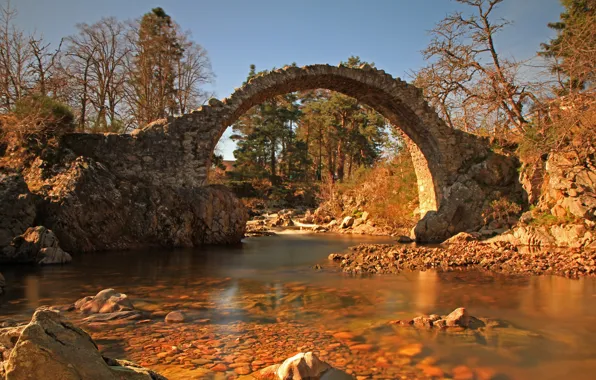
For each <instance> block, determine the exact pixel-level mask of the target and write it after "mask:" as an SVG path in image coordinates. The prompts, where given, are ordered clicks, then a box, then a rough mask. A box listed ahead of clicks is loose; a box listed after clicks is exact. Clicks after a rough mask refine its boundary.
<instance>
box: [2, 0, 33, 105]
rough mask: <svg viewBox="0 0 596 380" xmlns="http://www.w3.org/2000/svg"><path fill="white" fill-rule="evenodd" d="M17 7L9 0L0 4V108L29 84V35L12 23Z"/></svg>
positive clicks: (15, 97) (19, 97) (10, 103)
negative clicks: (13, 6)
mask: <svg viewBox="0 0 596 380" xmlns="http://www.w3.org/2000/svg"><path fill="white" fill-rule="evenodd" d="M16 16H17V11H16V10H15V9H14V8H11V5H10V2H8V3H7V4H6V5H3V6H2V7H1V8H0V22H1V28H0V80H1V82H2V84H1V87H2V91H1V94H0V97H1V99H2V100H1V103H2V108H3V110H4V111H7V110H9V109H10V107H11V106H12V105H13V104H14V103H15V102H16V101H18V100H19V99H21V98H22V97H24V96H25V95H26V94H27V92H28V90H29V88H30V86H31V76H30V68H31V63H32V59H33V58H34V55H33V51H32V49H31V45H30V44H29V38H28V37H27V36H26V35H25V33H24V32H23V31H22V30H20V29H18V28H17V27H16V26H14V25H13V23H14V20H15V18H16Z"/></svg>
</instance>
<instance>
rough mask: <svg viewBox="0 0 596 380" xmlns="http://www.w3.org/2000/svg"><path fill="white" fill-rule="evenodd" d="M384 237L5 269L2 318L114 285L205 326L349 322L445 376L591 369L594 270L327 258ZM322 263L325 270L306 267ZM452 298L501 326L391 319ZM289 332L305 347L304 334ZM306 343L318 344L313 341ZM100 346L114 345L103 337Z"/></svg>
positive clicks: (346, 326)
mask: <svg viewBox="0 0 596 380" xmlns="http://www.w3.org/2000/svg"><path fill="white" fill-rule="evenodd" d="M390 241H391V240H390V239H388V238H371V237H368V238H366V237H357V236H354V237H353V236H346V235H341V236H337V235H331V234H316V235H315V234H288V235H279V236H275V237H263V238H249V239H246V240H245V241H244V243H243V244H241V245H239V246H237V247H225V248H222V247H213V248H206V249H201V250H171V251H165V250H153V251H142V252H110V253H100V254H90V255H84V256H80V257H76V258H75V261H74V263H73V264H72V265H68V266H63V267H43V268H35V267H4V268H1V269H0V271H1V272H2V273H3V274H4V276H5V277H6V280H7V284H8V288H7V289H6V290H7V294H6V295H4V296H0V321H2V320H5V319H16V320H26V319H28V318H29V317H30V316H31V313H32V312H33V310H34V309H35V308H36V307H38V306H40V305H57V304H66V303H72V302H73V301H75V300H77V299H78V298H81V297H83V296H85V295H92V294H95V293H96V292H97V291H99V290H101V289H104V288H108V287H111V288H115V289H116V290H118V291H121V292H125V293H127V294H128V295H129V296H130V297H131V298H132V299H133V300H135V299H137V300H142V302H144V303H146V304H147V303H149V304H150V303H154V304H159V305H162V306H164V308H166V309H167V308H177V309H178V308H183V309H186V310H190V311H191V312H192V311H194V312H195V313H197V315H198V316H200V317H204V318H208V319H209V322H208V323H210V324H211V325H217V326H224V327H225V326H226V325H234V326H236V324H237V323H239V322H246V323H254V324H260V323H263V324H267V325H268V326H271V324H272V323H273V326H275V321H278V323H281V322H279V321H286V322H287V321H290V322H298V323H300V324H301V325H303V326H306V327H307V328H311V327H312V329H313V330H317V331H326V332H329V333H330V334H331V333H333V332H339V331H349V332H352V333H354V334H355V335H357V336H358V339H359V340H360V343H366V344H370V345H372V347H374V348H373V353H375V352H376V354H378V355H381V353H387V355H385V356H388V355H389V354H390V353H392V352H397V351H399V350H400V348H402V347H404V346H407V345H411V344H413V343H422V345H423V351H422V353H421V354H420V355H419V356H418V357H417V359H414V360H412V361H410V362H408V365H411V366H418V367H420V368H422V367H423V366H424V365H427V364H428V363H432V365H433V366H435V367H438V368H441V369H443V370H444V371H445V373H446V374H447V375H455V374H456V373H457V371H456V372H455V373H454V372H453V368H454V367H458V366H466V367H468V368H471V369H472V370H476V369H478V371H477V372H476V376H477V378H481V377H489V376H493V378H503V379H506V378H511V379H525V378H531V377H535V378H541V379H560V378H573V379H591V378H594V374H595V373H596V302H595V301H596V279H594V278H582V279H579V280H570V279H565V278H561V277H551V276H542V277H526V276H505V275H497V274H489V273H484V272H472V271H456V272H446V273H445V272H443V273H437V272H434V271H426V272H407V273H403V274H401V275H397V276H376V277H365V278H360V277H349V276H345V275H343V274H341V273H338V272H335V271H333V268H329V267H328V263H327V260H326V257H327V255H328V254H329V253H332V252H339V251H342V250H345V249H346V248H347V247H348V246H350V245H355V244H358V243H371V242H378V243H387V242H390ZM317 263H320V264H322V265H323V266H324V268H325V269H324V270H323V271H315V270H313V269H311V268H310V267H311V266H312V265H314V264H317ZM140 304H141V301H139V305H140ZM459 306H464V307H466V308H467V309H468V310H469V312H470V313H471V314H472V315H474V316H477V317H486V318H490V319H496V320H499V321H501V322H502V324H503V325H504V326H506V327H503V328H498V329H493V330H490V331H482V332H474V333H471V332H466V333H444V332H436V331H420V330H416V329H413V328H396V327H392V326H388V325H387V324H386V322H387V321H390V320H394V319H400V318H412V317H414V316H416V315H419V314H423V313H426V314H431V313H436V314H446V313H448V312H449V311H451V310H453V309H454V308H456V307H459ZM224 327H221V328H222V329H224ZM257 339H258V337H257ZM291 340H292V341H294V340H297V341H298V342H297V347H299V346H300V342H299V341H300V337H293V338H292V339H291ZM311 343H313V344H314V346H315V347H316V344H317V342H311ZM305 346H307V344H306V343H305ZM102 348H104V349H105V350H107V351H110V349H113V350H114V351H115V348H113V347H110V344H109V343H108V344H103V345H102ZM115 353H116V352H115ZM373 353H370V355H373ZM272 355H276V353H272ZM358 355H369V354H361V353H358V352H354V356H355V357H356V359H355V362H357V360H360V359H364V358H367V360H369V359H368V357H366V356H361V357H359V356H358ZM378 355H377V357H378ZM358 358H360V359H358ZM371 358H372V356H371ZM377 359H378V358H377ZM377 364H378V363H377ZM354 365H356V366H357V364H354ZM370 365H371V366H372V364H370ZM388 365H389V366H398V365H403V363H402V364H398V363H397V362H396V361H389V364H388ZM375 368H376V367H375ZM375 370H376V369H375ZM379 371H380V370H379ZM354 373H355V374H359V373H358V370H355V372H354ZM374 373H376V372H373V374H374ZM383 373H384V372H383ZM487 373H488V374H489V375H486V374H487ZM371 376H372V375H371ZM383 376H388V375H387V374H386V373H385V375H383V374H382V373H381V372H379V375H378V376H377V377H380V378H383Z"/></svg>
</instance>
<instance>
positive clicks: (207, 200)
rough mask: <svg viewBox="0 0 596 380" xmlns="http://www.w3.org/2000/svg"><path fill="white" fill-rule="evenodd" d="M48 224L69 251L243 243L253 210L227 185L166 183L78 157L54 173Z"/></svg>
mask: <svg viewBox="0 0 596 380" xmlns="http://www.w3.org/2000/svg"><path fill="white" fill-rule="evenodd" d="M51 185H52V190H51V191H49V192H48V193H47V194H46V195H45V199H46V200H47V201H48V202H46V203H45V209H44V213H43V214H44V215H45V217H44V218H43V224H44V225H45V226H47V227H49V228H51V229H52V231H54V233H55V234H56V236H58V238H59V239H60V245H61V247H62V248H63V249H65V250H67V251H69V252H85V251H97V250H111V249H137V248H143V247H152V246H168V247H194V246H200V245H203V244H231V243H237V242H239V241H240V240H241V239H242V237H243V235H244V231H245V228H246V221H247V220H248V213H247V211H246V208H245V207H244V206H243V205H242V203H241V202H240V201H239V200H238V199H237V198H236V197H235V196H234V194H233V193H232V192H231V191H230V190H229V189H227V188H226V187H224V186H221V185H213V186H204V187H161V186H157V185H155V184H153V183H150V182H141V181H133V180H127V179H124V178H119V177H116V176H115V175H114V174H113V173H112V172H111V171H110V170H109V169H108V168H107V167H106V166H104V165H103V164H101V163H100V162H97V161H94V160H93V159H90V158H82V157H78V158H76V159H75V160H74V161H73V162H72V163H71V165H70V167H68V168H67V169H66V170H64V171H63V172H61V174H60V175H58V176H56V177H54V179H53V182H52V184H51Z"/></svg>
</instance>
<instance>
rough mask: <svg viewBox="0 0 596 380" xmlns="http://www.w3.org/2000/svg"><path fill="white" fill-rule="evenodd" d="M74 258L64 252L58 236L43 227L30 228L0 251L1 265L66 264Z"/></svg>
mask: <svg viewBox="0 0 596 380" xmlns="http://www.w3.org/2000/svg"><path fill="white" fill-rule="evenodd" d="M71 260H72V257H71V256H70V255H69V254H68V253H66V252H64V251H63V250H62V249H61V248H60V246H59V244H58V239H57V238H56V235H54V233H53V232H52V231H50V230H48V229H47V228H45V227H43V226H37V227H30V228H28V229H27V230H26V231H25V233H23V234H22V235H20V236H17V237H16V238H14V239H13V240H12V242H11V243H10V245H9V246H6V247H4V248H3V249H2V250H1V251H0V263H26V264H40V265H47V264H65V263H69V262H70V261H71Z"/></svg>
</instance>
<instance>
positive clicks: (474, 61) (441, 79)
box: [416, 0, 537, 132]
mask: <svg viewBox="0 0 596 380" xmlns="http://www.w3.org/2000/svg"><path fill="white" fill-rule="evenodd" d="M456 1H457V2H459V3H461V4H464V5H467V6H469V7H470V8H471V9H472V14H470V15H464V14H463V13H461V12H457V13H454V14H451V15H448V16H447V17H446V18H445V19H443V20H442V21H441V22H439V23H438V24H437V26H436V27H435V28H434V29H433V30H432V31H431V33H432V36H433V38H432V41H431V43H430V45H429V46H428V47H427V48H426V49H425V50H424V52H423V54H424V57H425V58H426V59H428V60H431V61H432V63H431V64H430V65H429V66H427V67H425V68H423V69H422V70H420V71H419V72H418V73H417V79H416V82H417V83H418V84H419V85H421V86H422V87H423V88H425V90H426V91H425V93H426V95H427V96H428V97H429V98H430V100H431V103H433V104H434V105H435V106H436V107H437V108H438V109H439V111H440V112H441V113H442V114H443V116H444V117H445V118H446V119H447V122H448V123H449V124H450V125H451V126H453V127H456V125H457V124H459V125H460V126H461V125H462V124H463V125H464V126H465V129H468V130H469V129H471V128H470V126H469V123H470V121H471V120H470V115H477V116H481V118H482V120H480V119H478V118H477V117H474V118H473V119H472V122H473V123H474V124H475V128H478V126H480V125H482V124H483V125H485V126H486V127H489V126H490V125H491V124H493V125H496V126H499V125H500V126H501V127H502V130H501V132H507V131H509V130H511V129H513V130H516V131H520V132H523V131H525V129H526V128H527V126H528V124H529V121H528V119H527V118H526V116H525V114H524V111H525V110H524V107H525V106H527V105H529V104H532V103H536V102H537V99H536V97H535V96H534V94H533V93H532V91H530V89H529V88H530V87H529V84H522V83H521V81H520V79H519V70H520V68H521V67H522V64H521V63H519V62H516V61H514V60H512V59H507V58H504V57H503V56H502V55H501V54H500V53H499V52H498V51H497V48H496V46H495V36H496V34H498V32H499V31H501V30H502V29H503V28H504V27H505V26H507V25H508V24H509V22H508V21H506V20H496V21H494V20H493V19H492V14H493V11H494V10H495V7H496V6H498V5H499V4H500V3H501V2H502V1H503V0H456ZM484 116H486V117H484ZM456 118H457V119H458V120H460V121H463V123H461V122H458V121H456V120H454V119H456ZM494 123H497V124H494ZM493 132H497V131H496V130H493Z"/></svg>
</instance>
